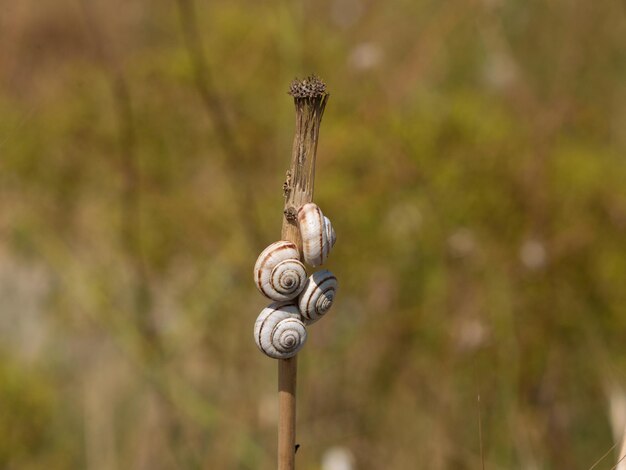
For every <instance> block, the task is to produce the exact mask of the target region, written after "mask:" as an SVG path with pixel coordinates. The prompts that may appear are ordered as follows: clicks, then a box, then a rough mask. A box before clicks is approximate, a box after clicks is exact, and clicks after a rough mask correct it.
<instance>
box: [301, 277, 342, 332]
mask: <svg viewBox="0 0 626 470" xmlns="http://www.w3.org/2000/svg"><path fill="white" fill-rule="evenodd" d="M336 292H337V278H336V277H335V275H334V274H333V273H331V272H330V271H328V270H327V269H324V270H323V271H318V272H316V273H315V274H313V275H312V276H311V277H309V279H307V282H306V285H305V286H304V290H303V291H302V294H300V298H299V299H298V307H299V308H300V314H301V315H302V318H304V323H306V324H307V325H310V324H312V323H315V322H316V321H317V320H319V319H320V318H322V316H324V314H325V313H326V312H328V310H330V307H332V305H333V301H334V300H335V293H336Z"/></svg>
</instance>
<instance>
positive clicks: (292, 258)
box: [254, 240, 306, 301]
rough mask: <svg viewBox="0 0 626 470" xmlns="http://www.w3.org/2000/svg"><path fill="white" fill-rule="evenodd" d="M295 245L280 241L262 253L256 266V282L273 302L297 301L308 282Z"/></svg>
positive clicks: (258, 287) (260, 289)
mask: <svg viewBox="0 0 626 470" xmlns="http://www.w3.org/2000/svg"><path fill="white" fill-rule="evenodd" d="M299 259H300V253H299V252H298V248H297V247H296V244H295V243H292V242H288V241H284V240H283V241H279V242H276V243H272V244H271V245H270V246H268V247H267V248H266V249H265V250H263V251H262V252H261V254H260V255H259V258H258V259H257V260H256V264H255V265H254V282H255V283H256V287H257V289H259V291H260V292H261V294H263V295H264V296H266V297H268V298H270V299H272V300H281V301H282V300H291V299H295V298H296V297H297V296H298V294H300V292H302V289H303V288H304V283H305V281H306V270H305V269H304V265H303V264H302V263H301V262H300V261H299Z"/></svg>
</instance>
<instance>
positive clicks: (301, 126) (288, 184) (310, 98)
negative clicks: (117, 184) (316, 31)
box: [278, 75, 329, 470]
mask: <svg viewBox="0 0 626 470" xmlns="http://www.w3.org/2000/svg"><path fill="white" fill-rule="evenodd" d="M289 94H290V95H292V96H293V99H294V103H295V106H296V132H295V136H294V139H293V149H292V154H291V166H290V169H289V171H287V178H286V181H285V184H284V185H283V191H284V194H285V209H284V213H283V228H282V239H283V240H289V241H292V242H294V243H296V244H297V245H298V248H299V249H300V252H302V240H301V239H300V233H299V231H298V227H297V225H296V223H295V222H296V214H297V210H298V209H299V208H300V206H302V205H303V204H306V203H307V202H311V200H312V199H313V186H314V182H315V156H316V152H317V141H318V138H319V130H320V124H321V121H322V115H323V114H324V108H325V107H326V102H327V101H328V96H329V95H328V93H326V85H325V84H324V82H322V81H321V80H320V79H319V78H317V77H315V76H314V75H313V76H310V77H308V78H305V79H304V80H294V81H293V83H292V84H291V87H290V89H289ZM297 370H298V363H297V356H294V357H292V358H289V359H279V360H278V413H279V420H278V469H279V470H293V469H294V468H295V456H296V377H297Z"/></svg>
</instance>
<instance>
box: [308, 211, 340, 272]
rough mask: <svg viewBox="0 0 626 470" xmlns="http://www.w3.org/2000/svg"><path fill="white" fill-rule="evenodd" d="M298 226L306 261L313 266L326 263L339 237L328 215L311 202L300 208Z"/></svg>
mask: <svg viewBox="0 0 626 470" xmlns="http://www.w3.org/2000/svg"><path fill="white" fill-rule="evenodd" d="M298 227H299V228H300V235H301V237H302V254H303V257H304V261H306V262H307V263H308V264H310V265H311V266H320V265H322V264H324V263H325V262H326V259H327V258H328V254H329V253H330V249H331V248H332V247H333V246H334V245H335V240H336V238H337V237H336V236H335V230H334V229H333V226H332V224H331V223H330V220H328V217H324V214H322V211H321V210H320V208H319V207H318V206H317V204H314V203H312V202H309V203H307V204H305V205H303V206H302V207H301V208H300V210H298Z"/></svg>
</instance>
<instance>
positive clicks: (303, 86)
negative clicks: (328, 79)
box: [289, 75, 327, 98]
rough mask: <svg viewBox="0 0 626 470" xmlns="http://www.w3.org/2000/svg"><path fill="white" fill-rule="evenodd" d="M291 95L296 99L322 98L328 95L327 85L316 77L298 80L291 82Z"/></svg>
mask: <svg viewBox="0 0 626 470" xmlns="http://www.w3.org/2000/svg"><path fill="white" fill-rule="evenodd" d="M289 94H290V95H291V96H293V97H294V98H322V97H324V96H326V95H327V93H326V84H325V83H324V82H323V81H322V80H320V78H319V77H316V76H315V75H311V76H309V77H307V78H304V79H302V80H299V79H297V78H296V79H295V80H294V81H293V82H291V86H290V87H289Z"/></svg>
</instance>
